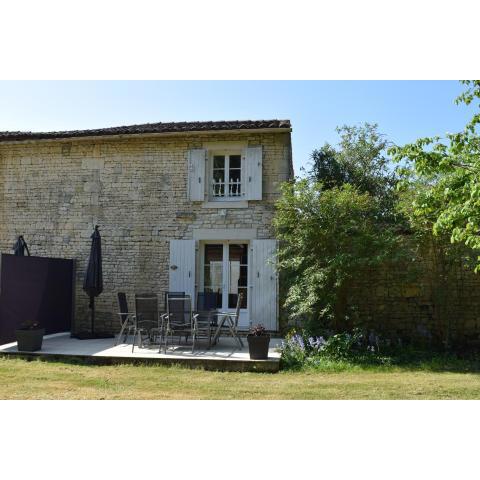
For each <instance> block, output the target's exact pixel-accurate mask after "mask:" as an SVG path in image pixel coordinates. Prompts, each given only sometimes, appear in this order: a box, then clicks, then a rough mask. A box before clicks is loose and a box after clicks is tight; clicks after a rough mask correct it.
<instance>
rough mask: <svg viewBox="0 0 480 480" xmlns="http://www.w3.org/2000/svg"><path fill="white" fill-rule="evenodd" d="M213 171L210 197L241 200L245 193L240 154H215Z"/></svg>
mask: <svg viewBox="0 0 480 480" xmlns="http://www.w3.org/2000/svg"><path fill="white" fill-rule="evenodd" d="M211 172H212V174H211V179H210V180H211V181H210V192H209V197H210V198H212V199H213V200H222V199H237V200H239V199H240V198H239V197H242V195H244V187H243V185H242V181H243V179H242V156H241V155H240V154H221V155H220V154H214V155H213V157H212V169H211Z"/></svg>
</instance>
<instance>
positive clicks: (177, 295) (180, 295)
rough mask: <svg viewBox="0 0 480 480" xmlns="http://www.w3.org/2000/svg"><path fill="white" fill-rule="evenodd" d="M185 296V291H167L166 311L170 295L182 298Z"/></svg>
mask: <svg viewBox="0 0 480 480" xmlns="http://www.w3.org/2000/svg"><path fill="white" fill-rule="evenodd" d="M184 296H185V292H165V303H164V308H165V310H164V311H165V312H166V311H167V301H168V297H171V298H182V297H184Z"/></svg>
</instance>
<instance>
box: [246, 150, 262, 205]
mask: <svg viewBox="0 0 480 480" xmlns="http://www.w3.org/2000/svg"><path fill="white" fill-rule="evenodd" d="M262 155H263V150H262V147H261V146H258V147H248V148H246V149H245V199H246V200H261V199H262Z"/></svg>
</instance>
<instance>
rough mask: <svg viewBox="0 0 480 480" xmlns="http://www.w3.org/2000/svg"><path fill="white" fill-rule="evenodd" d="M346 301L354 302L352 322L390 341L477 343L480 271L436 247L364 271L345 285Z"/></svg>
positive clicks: (479, 339)
mask: <svg viewBox="0 0 480 480" xmlns="http://www.w3.org/2000/svg"><path fill="white" fill-rule="evenodd" d="M346 303H347V304H350V305H354V306H355V309H354V310H353V314H352V323H357V324H359V325H362V326H364V327H367V328H368V329H371V330H374V331H376V332H379V333H380V334H381V335H382V336H383V337H384V338H388V339H391V340H393V341H398V340H400V341H401V342H403V343H405V342H407V343H414V344H426V345H436V346H468V345H471V346H472V345H476V346H480V276H479V275H478V274H475V273H474V271H473V268H472V265H462V260H461V257H460V256H458V257H453V258H448V257H446V256H444V255H443V253H442V251H441V250H439V249H432V248H422V249H421V250H420V251H419V252H418V255H417V257H416V258H415V261H414V262H405V263H401V264H395V265H384V266H383V267H381V268H377V269H371V270H368V271H366V272H364V273H363V275H362V276H361V277H359V278H356V279H355V280H354V281H353V282H352V284H351V285H349V287H348V289H347V292H346Z"/></svg>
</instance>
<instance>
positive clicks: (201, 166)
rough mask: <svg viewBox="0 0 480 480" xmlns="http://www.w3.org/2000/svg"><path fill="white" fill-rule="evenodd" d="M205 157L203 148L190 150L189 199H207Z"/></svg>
mask: <svg viewBox="0 0 480 480" xmlns="http://www.w3.org/2000/svg"><path fill="white" fill-rule="evenodd" d="M205 159H206V150H204V149H203V148H196V149H193V150H190V151H189V152H188V199H189V200H190V201H192V202H203V201H204V200H205Z"/></svg>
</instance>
